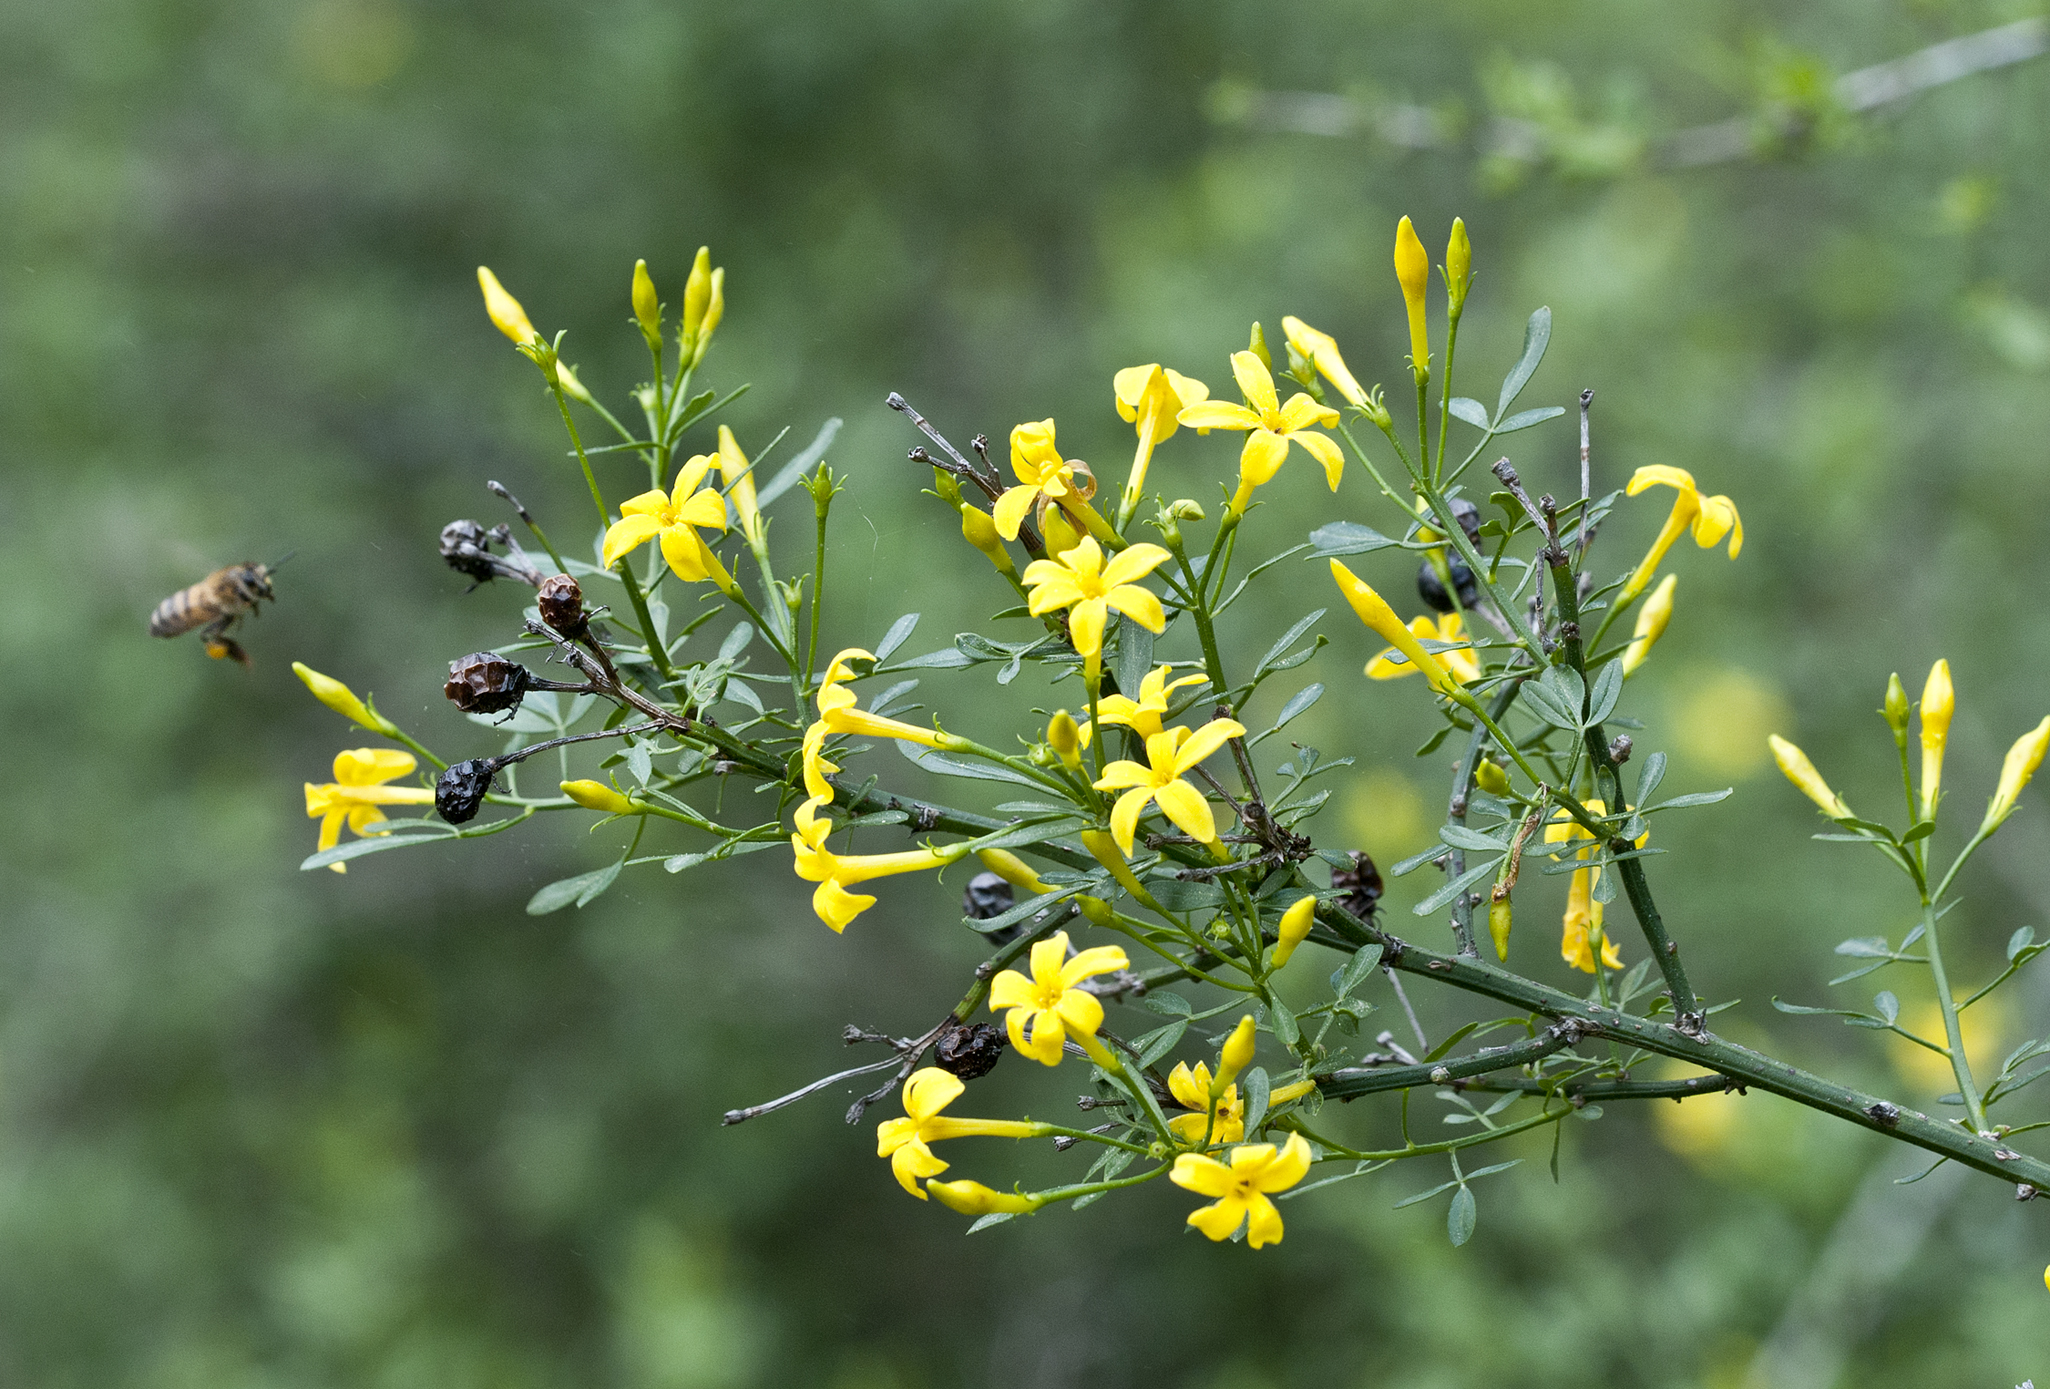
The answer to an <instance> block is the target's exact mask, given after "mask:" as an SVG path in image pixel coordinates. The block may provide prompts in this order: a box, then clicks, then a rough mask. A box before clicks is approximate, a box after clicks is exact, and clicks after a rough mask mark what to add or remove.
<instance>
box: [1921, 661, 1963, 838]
mask: <svg viewBox="0 0 2050 1389" xmlns="http://www.w3.org/2000/svg"><path fill="white" fill-rule="evenodd" d="M1956 708H1957V696H1956V694H1955V693H1954V692H1953V691H1952V689H1951V686H1950V662H1949V661H1938V662H1937V663H1936V664H1935V665H1933V666H1931V667H1929V679H1928V680H1927V681H1926V682H1924V684H1923V686H1922V818H1923V819H1924V820H1931V819H1934V818H1935V817H1936V801H1937V798H1938V796H1940V795H1941V794H1942V791H1943V749H1944V745H1945V744H1947V743H1948V742H1949V741H1950V716H1951V714H1952V713H1953V712H1954V711H1955V710H1956Z"/></svg>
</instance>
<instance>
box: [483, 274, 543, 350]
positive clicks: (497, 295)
mask: <svg viewBox="0 0 2050 1389" xmlns="http://www.w3.org/2000/svg"><path fill="white" fill-rule="evenodd" d="M477 287H478V288H480V289H482V290H483V291H484V312H485V313H487V314H490V315H491V322H492V323H493V324H494V325H495V326H496V327H497V328H498V331H499V332H501V333H503V334H505V335H506V336H507V337H509V338H511V339H512V340H513V341H514V342H515V343H516V344H518V345H519V346H521V347H525V346H527V345H528V344H529V343H532V342H535V341H538V340H539V339H540V337H541V334H540V333H539V332H538V331H536V330H535V328H534V325H533V323H532V322H530V321H529V320H528V318H527V311H526V310H525V309H523V308H521V307H520V301H519V300H517V299H515V298H513V297H512V296H511V295H510V294H508V293H506V291H505V286H504V285H502V284H500V283H499V282H498V276H496V275H494V274H492V273H491V269H490V267H489V266H484V265H480V266H478V267H477Z"/></svg>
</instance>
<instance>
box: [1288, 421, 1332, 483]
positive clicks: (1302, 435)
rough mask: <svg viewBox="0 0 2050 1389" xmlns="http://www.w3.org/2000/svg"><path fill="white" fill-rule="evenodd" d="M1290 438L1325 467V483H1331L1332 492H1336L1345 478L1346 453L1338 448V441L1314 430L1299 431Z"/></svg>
mask: <svg viewBox="0 0 2050 1389" xmlns="http://www.w3.org/2000/svg"><path fill="white" fill-rule="evenodd" d="M1288 438H1289V441H1290V442H1291V443H1297V444H1301V445H1302V446H1303V451H1304V452H1305V453H1307V454H1309V455H1310V457H1312V458H1314V459H1316V460H1317V461H1318V462H1319V463H1321V464H1323V465H1324V481H1326V482H1328V483H1330V484H1331V490H1332V491H1334V492H1336V491H1337V490H1338V484H1339V481H1340V480H1341V479H1342V478H1344V476H1345V452H1344V450H1342V449H1340V448H1339V447H1338V441H1337V440H1335V439H1333V438H1332V437H1331V436H1330V435H1329V434H1319V433H1317V432H1316V431H1315V430H1313V429H1304V430H1298V431H1297V432H1295V433H1293V434H1290V435H1289V436H1288Z"/></svg>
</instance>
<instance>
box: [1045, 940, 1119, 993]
mask: <svg viewBox="0 0 2050 1389" xmlns="http://www.w3.org/2000/svg"><path fill="white" fill-rule="evenodd" d="M1131 967H1132V960H1131V957H1130V956H1128V955H1126V954H1125V952H1124V949H1123V947H1121V946H1116V945H1092V946H1090V947H1089V948H1088V949H1087V950H1078V951H1077V952H1075V958H1074V959H1072V960H1069V961H1068V962H1067V963H1066V964H1064V965H1062V966H1061V983H1063V984H1065V985H1066V986H1067V987H1068V988H1070V989H1072V988H1074V987H1075V986H1076V985H1077V984H1079V983H1081V982H1082V981H1083V980H1084V979H1089V978H1092V977H1094V976H1095V975H1098V974H1109V973H1111V972H1112V971H1113V970H1120V969H1130V968H1131Z"/></svg>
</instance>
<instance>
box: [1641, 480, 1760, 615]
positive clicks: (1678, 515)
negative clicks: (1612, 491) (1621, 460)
mask: <svg viewBox="0 0 2050 1389" xmlns="http://www.w3.org/2000/svg"><path fill="white" fill-rule="evenodd" d="M1653 487H1671V488H1673V489H1675V490H1676V491H1678V492H1679V494H1680V495H1679V496H1677V497H1675V498H1674V499H1673V509H1672V510H1671V511H1670V512H1668V513H1667V514H1666V523H1665V525H1663V526H1661V527H1660V528H1659V533H1658V539H1656V540H1654V541H1652V542H1651V548H1650V549H1649V550H1647V551H1645V555H1644V561H1643V563H1641V564H1639V565H1638V566H1637V570H1636V572H1635V573H1633V574H1632V575H1631V576H1630V581H1629V582H1628V583H1626V584H1624V585H1623V591H1622V593H1620V594H1618V595H1617V598H1616V601H1617V602H1619V603H1627V602H1629V601H1630V600H1631V599H1632V598H1635V597H1636V596H1637V595H1638V594H1640V593H1642V592H1644V588H1645V585H1646V584H1649V583H1650V582H1651V576H1652V575H1653V574H1655V573H1657V572H1658V567H1659V561H1660V560H1662V559H1664V558H1665V557H1666V551H1667V550H1669V549H1671V548H1672V545H1673V542H1674V541H1675V540H1678V539H1679V538H1680V534H1681V532H1683V531H1685V530H1687V529H1688V528H1689V527H1692V528H1693V531H1694V543H1695V544H1696V545H1699V546H1700V547H1701V548H1702V549H1704V550H1712V549H1714V548H1715V547H1716V546H1717V545H1718V544H1719V543H1721V541H1722V538H1723V537H1724V536H1726V535H1727V536H1729V538H1730V558H1731V559H1735V558H1736V557H1737V554H1738V552H1739V551H1741V550H1742V549H1743V548H1744V522H1743V521H1742V519H1740V518H1739V517H1738V515H1737V504H1736V503H1735V502H1733V501H1731V500H1730V499H1729V498H1728V497H1704V496H1702V495H1701V493H1700V492H1698V491H1697V490H1695V487H1694V475H1693V474H1692V473H1690V472H1688V471H1687V470H1686V469H1685V468H1671V467H1667V466H1666V465H1665V464H1663V463H1653V464H1649V465H1647V466H1645V467H1642V468H1639V469H1638V470H1637V471H1636V472H1634V473H1632V474H1631V475H1630V483H1629V486H1627V487H1625V488H1624V489H1623V490H1624V491H1625V492H1627V493H1629V494H1630V495H1631V496H1633V497H1634V496H1636V495H1637V494H1638V493H1640V492H1643V491H1646V490H1648V489H1650V488H1653Z"/></svg>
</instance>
